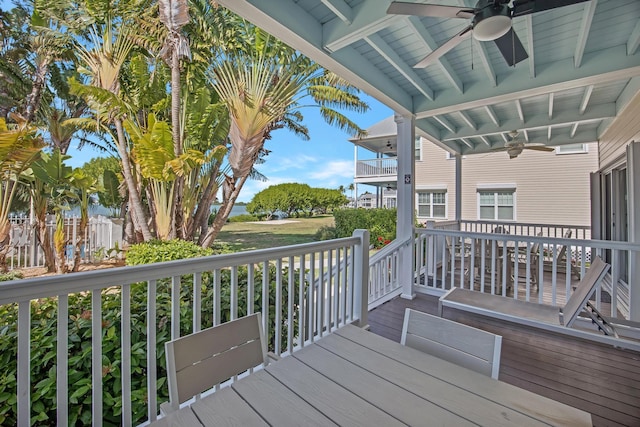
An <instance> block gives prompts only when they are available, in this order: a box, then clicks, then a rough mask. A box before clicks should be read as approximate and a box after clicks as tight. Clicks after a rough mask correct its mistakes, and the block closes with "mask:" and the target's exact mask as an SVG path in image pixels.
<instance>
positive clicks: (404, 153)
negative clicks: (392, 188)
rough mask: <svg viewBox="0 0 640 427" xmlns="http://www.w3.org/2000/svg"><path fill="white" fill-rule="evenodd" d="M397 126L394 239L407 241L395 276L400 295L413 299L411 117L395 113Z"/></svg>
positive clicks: (413, 206) (412, 118)
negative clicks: (399, 286) (400, 291)
mask: <svg viewBox="0 0 640 427" xmlns="http://www.w3.org/2000/svg"><path fill="white" fill-rule="evenodd" d="M394 120H395V122H396V124H397V126H398V148H397V151H398V191H397V198H398V216H397V218H398V224H397V228H396V239H399V240H400V241H407V240H409V241H410V244H408V245H404V246H402V247H401V248H400V257H399V259H400V266H399V267H400V268H399V273H398V279H399V280H400V283H401V284H402V294H401V296H402V298H406V299H413V298H414V297H415V294H414V293H413V284H414V283H413V282H414V274H413V273H414V271H413V270H414V263H413V258H414V245H413V236H414V233H413V221H414V213H415V196H414V194H415V191H414V188H415V187H414V185H415V183H414V175H415V174H414V169H415V159H414V158H415V117H413V116H400V115H398V114H396V115H395V116H394Z"/></svg>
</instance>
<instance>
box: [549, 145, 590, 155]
mask: <svg viewBox="0 0 640 427" xmlns="http://www.w3.org/2000/svg"><path fill="white" fill-rule="evenodd" d="M588 152H589V146H588V145H587V144H565V145H558V146H557V147H556V154H576V153H588Z"/></svg>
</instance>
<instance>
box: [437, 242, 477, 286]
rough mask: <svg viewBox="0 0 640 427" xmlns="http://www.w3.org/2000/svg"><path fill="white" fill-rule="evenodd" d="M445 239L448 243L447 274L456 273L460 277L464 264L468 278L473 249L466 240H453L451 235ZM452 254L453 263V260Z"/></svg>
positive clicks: (446, 255)
mask: <svg viewBox="0 0 640 427" xmlns="http://www.w3.org/2000/svg"><path fill="white" fill-rule="evenodd" d="M444 239H445V244H446V253H445V257H446V259H445V268H446V269H447V270H446V271H447V274H454V275H456V277H459V275H460V272H461V269H462V268H463V264H464V272H463V274H464V278H465V280H466V279H468V278H469V268H470V267H471V250H470V247H469V245H468V244H467V243H466V242H464V241H460V240H456V241H453V240H452V238H451V237H450V236H446V237H445V238H444ZM452 254H453V264H452V260H451V258H452Z"/></svg>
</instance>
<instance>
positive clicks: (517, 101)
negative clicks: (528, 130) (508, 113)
mask: <svg viewBox="0 0 640 427" xmlns="http://www.w3.org/2000/svg"><path fill="white" fill-rule="evenodd" d="M515 102H516V111H517V112H518V117H520V121H521V122H522V123H524V111H522V103H521V102H520V100H519V99H516V101H515Z"/></svg>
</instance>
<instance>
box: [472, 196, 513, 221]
mask: <svg viewBox="0 0 640 427" xmlns="http://www.w3.org/2000/svg"><path fill="white" fill-rule="evenodd" d="M478 217H479V219H486V220H514V219H515V190H479V191H478Z"/></svg>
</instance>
